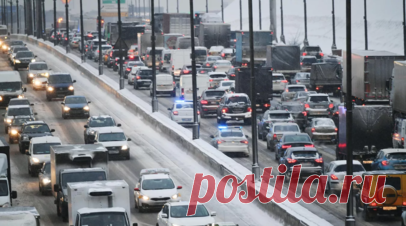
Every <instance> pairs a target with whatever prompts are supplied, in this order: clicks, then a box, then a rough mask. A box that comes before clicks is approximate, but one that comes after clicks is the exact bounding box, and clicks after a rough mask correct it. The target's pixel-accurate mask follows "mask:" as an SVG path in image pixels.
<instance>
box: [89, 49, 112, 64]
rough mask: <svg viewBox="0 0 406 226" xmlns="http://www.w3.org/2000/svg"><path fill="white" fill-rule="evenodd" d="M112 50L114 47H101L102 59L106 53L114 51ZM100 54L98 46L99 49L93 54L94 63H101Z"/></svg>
mask: <svg viewBox="0 0 406 226" xmlns="http://www.w3.org/2000/svg"><path fill="white" fill-rule="evenodd" d="M112 48H113V47H112V46H111V45H102V46H101V52H102V57H103V55H104V53H105V52H106V51H107V50H110V49H112ZM99 52H100V50H99V46H97V47H96V50H94V51H93V52H92V53H93V56H92V58H93V61H94V62H98V61H99Z"/></svg>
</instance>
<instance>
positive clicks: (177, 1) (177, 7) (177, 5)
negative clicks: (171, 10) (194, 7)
mask: <svg viewBox="0 0 406 226" xmlns="http://www.w3.org/2000/svg"><path fill="white" fill-rule="evenodd" d="M176 11H177V12H178V13H179V0H176Z"/></svg>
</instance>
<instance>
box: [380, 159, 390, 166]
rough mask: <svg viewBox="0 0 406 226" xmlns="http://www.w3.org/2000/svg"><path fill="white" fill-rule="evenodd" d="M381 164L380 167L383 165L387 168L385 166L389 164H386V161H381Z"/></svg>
mask: <svg viewBox="0 0 406 226" xmlns="http://www.w3.org/2000/svg"><path fill="white" fill-rule="evenodd" d="M381 163H382V165H383V166H387V165H389V162H388V161H386V160H383V161H382V162H381Z"/></svg>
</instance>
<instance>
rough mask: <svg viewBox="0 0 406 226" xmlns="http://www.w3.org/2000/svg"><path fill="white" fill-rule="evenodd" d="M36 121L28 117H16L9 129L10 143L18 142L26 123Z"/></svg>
mask: <svg viewBox="0 0 406 226" xmlns="http://www.w3.org/2000/svg"><path fill="white" fill-rule="evenodd" d="M30 121H35V118H34V117H32V116H28V115H21V116H15V117H14V118H13V119H12V121H11V123H10V127H9V129H8V143H10V144H13V143H14V142H15V141H17V142H18V139H19V134H20V133H21V127H22V125H23V124H24V123H25V122H30Z"/></svg>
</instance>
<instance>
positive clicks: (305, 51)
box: [300, 46, 324, 59]
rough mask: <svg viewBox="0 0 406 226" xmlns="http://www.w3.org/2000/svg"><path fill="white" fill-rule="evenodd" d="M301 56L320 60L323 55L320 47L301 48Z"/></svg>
mask: <svg viewBox="0 0 406 226" xmlns="http://www.w3.org/2000/svg"><path fill="white" fill-rule="evenodd" d="M300 53H301V55H302V56H315V57H316V58H317V59H322V58H323V57H324V53H323V51H322V50H321V48H320V46H303V47H302V49H301V50H300Z"/></svg>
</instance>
